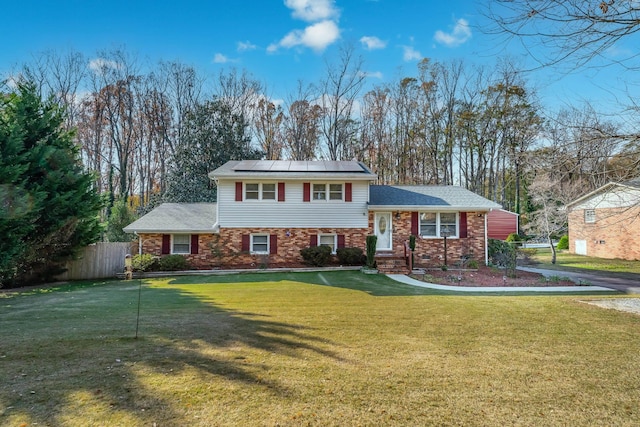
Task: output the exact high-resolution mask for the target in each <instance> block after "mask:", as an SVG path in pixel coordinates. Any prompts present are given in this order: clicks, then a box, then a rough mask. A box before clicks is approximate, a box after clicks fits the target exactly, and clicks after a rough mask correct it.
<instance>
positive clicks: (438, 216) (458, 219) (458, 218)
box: [418, 211, 460, 239]
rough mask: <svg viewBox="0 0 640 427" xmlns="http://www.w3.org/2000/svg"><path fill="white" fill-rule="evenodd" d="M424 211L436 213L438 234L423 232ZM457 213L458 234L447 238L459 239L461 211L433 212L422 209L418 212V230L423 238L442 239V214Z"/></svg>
mask: <svg viewBox="0 0 640 427" xmlns="http://www.w3.org/2000/svg"><path fill="white" fill-rule="evenodd" d="M423 213H434V214H436V235H435V236H426V235H423V234H422V232H421V231H422V214H423ZM448 213H455V214H456V234H455V235H453V234H452V235H451V236H447V239H458V238H460V212H431V211H422V212H418V232H419V233H420V237H421V238H423V239H442V238H443V237H442V236H441V235H440V214H448Z"/></svg>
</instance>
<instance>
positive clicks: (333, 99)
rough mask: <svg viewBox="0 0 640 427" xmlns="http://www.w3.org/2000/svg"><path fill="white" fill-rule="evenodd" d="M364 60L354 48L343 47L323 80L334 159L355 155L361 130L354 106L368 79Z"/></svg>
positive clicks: (325, 124) (325, 126) (325, 131)
mask: <svg viewBox="0 0 640 427" xmlns="http://www.w3.org/2000/svg"><path fill="white" fill-rule="evenodd" d="M362 62H363V60H362V58H354V48H353V47H351V46H348V47H343V48H342V49H341V50H340V59H339V62H338V64H329V63H328V64H327V75H326V77H325V78H324V79H323V80H322V81H321V82H320V87H319V92H320V101H319V103H320V105H321V107H322V112H323V117H322V135H323V137H324V142H325V149H326V152H327V156H328V157H329V159H331V160H340V159H342V158H345V157H347V158H348V156H349V155H350V154H352V150H351V149H350V147H349V145H350V143H351V142H352V141H353V140H355V135H356V132H357V126H355V124H356V123H355V121H354V119H353V116H352V113H353V105H354V102H355V100H356V99H357V97H358V95H359V94H360V90H361V89H362V86H363V84H364V80H365V74H364V73H363V72H362Z"/></svg>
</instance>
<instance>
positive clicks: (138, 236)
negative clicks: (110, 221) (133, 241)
mask: <svg viewBox="0 0 640 427" xmlns="http://www.w3.org/2000/svg"><path fill="white" fill-rule="evenodd" d="M133 234H135V235H136V237H137V238H138V255H142V239H141V238H140V235H139V234H138V232H137V231H134V232H133Z"/></svg>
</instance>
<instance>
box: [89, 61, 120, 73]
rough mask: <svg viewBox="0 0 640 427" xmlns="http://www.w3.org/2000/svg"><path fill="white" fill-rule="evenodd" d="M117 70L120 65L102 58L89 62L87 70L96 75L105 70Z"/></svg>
mask: <svg viewBox="0 0 640 427" xmlns="http://www.w3.org/2000/svg"><path fill="white" fill-rule="evenodd" d="M109 68H111V69H113V70H119V69H121V68H122V64H119V63H118V62H116V61H112V60H110V59H104V58H95V59H92V60H91V61H89V69H90V70H91V71H94V72H96V73H99V72H104V71H105V70H107V69H109Z"/></svg>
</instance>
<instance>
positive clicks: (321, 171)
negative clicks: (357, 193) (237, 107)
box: [209, 160, 376, 181]
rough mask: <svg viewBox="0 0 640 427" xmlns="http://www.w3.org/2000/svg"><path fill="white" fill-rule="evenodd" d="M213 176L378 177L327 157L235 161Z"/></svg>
mask: <svg viewBox="0 0 640 427" xmlns="http://www.w3.org/2000/svg"><path fill="white" fill-rule="evenodd" d="M209 177H210V178H212V179H216V178H270V179H285V178H286V179H310V178H320V179H327V178H335V179H343V178H348V179H354V180H368V181H373V180H375V179H376V174H374V173H373V172H371V170H369V168H367V167H366V166H365V165H364V164H363V163H361V162H357V161H355V160H352V161H324V160H313V161H311V160H309V161H306V160H305V161H295V160H231V161H229V162H227V163H225V164H224V165H222V166H220V167H219V168H217V169H216V170H214V171H213V172H210V173H209Z"/></svg>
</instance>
